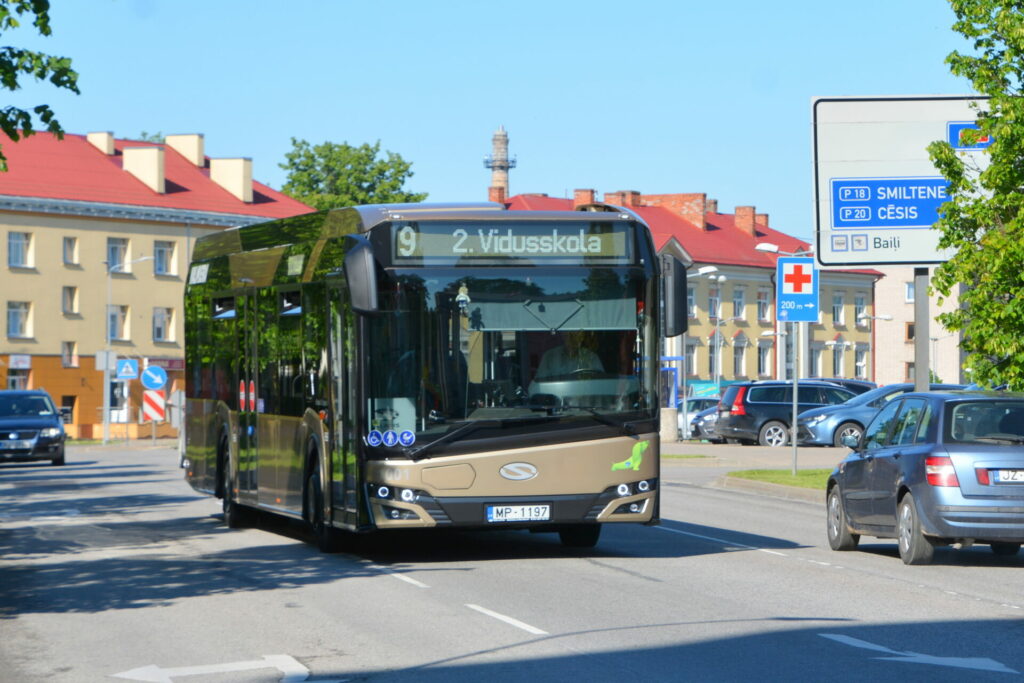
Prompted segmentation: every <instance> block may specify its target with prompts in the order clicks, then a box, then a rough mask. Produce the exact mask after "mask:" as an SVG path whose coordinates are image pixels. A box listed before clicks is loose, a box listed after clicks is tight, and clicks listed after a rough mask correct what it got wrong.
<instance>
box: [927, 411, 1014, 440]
mask: <svg viewBox="0 0 1024 683" xmlns="http://www.w3.org/2000/svg"><path fill="white" fill-rule="evenodd" d="M945 431H946V434H945V437H946V440H947V441H956V442H976V443H999V442H1004V443H1007V442H1008V443H1021V442H1022V441H1024V401H1021V402H1011V401H963V402H955V403H949V404H947V406H946V430H945Z"/></svg>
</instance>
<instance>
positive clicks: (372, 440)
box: [366, 429, 384, 448]
mask: <svg viewBox="0 0 1024 683" xmlns="http://www.w3.org/2000/svg"><path fill="white" fill-rule="evenodd" d="M383 441H384V435H383V434H381V433H380V432H379V431H377V430H376V429H374V430H373V431H372V432H370V433H369V434H367V435H366V443H367V444H368V445H370V446H373V447H374V448H376V447H377V446H379V445H380V444H381V442H383Z"/></svg>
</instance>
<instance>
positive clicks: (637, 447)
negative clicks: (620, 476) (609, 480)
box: [612, 441, 651, 472]
mask: <svg viewBox="0 0 1024 683" xmlns="http://www.w3.org/2000/svg"><path fill="white" fill-rule="evenodd" d="M650 445H651V442H650V441H638V442H636V444H634V445H633V454H632V455H630V456H629V459H628V460H623V461H622V462H617V463H615V464H614V465H612V472H615V471H617V470H633V471H634V472H639V471H640V463H642V462H643V461H644V451H646V450H647V447H648V446H650Z"/></svg>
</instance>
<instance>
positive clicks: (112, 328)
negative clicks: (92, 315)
mask: <svg viewBox="0 0 1024 683" xmlns="http://www.w3.org/2000/svg"><path fill="white" fill-rule="evenodd" d="M128 316H129V312H128V307H127V306H119V305H116V304H111V305H110V307H109V308H108V309H107V336H108V337H109V339H110V340H111V341H128V340H129V339H130V338H131V336H130V332H129V330H128Z"/></svg>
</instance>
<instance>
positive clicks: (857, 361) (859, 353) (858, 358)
mask: <svg viewBox="0 0 1024 683" xmlns="http://www.w3.org/2000/svg"><path fill="white" fill-rule="evenodd" d="M854 354H855V355H854V361H853V373H854V377H856V378H857V379H867V378H868V350H867V348H865V347H863V346H858V347H857V348H856V349H855V350H854Z"/></svg>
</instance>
